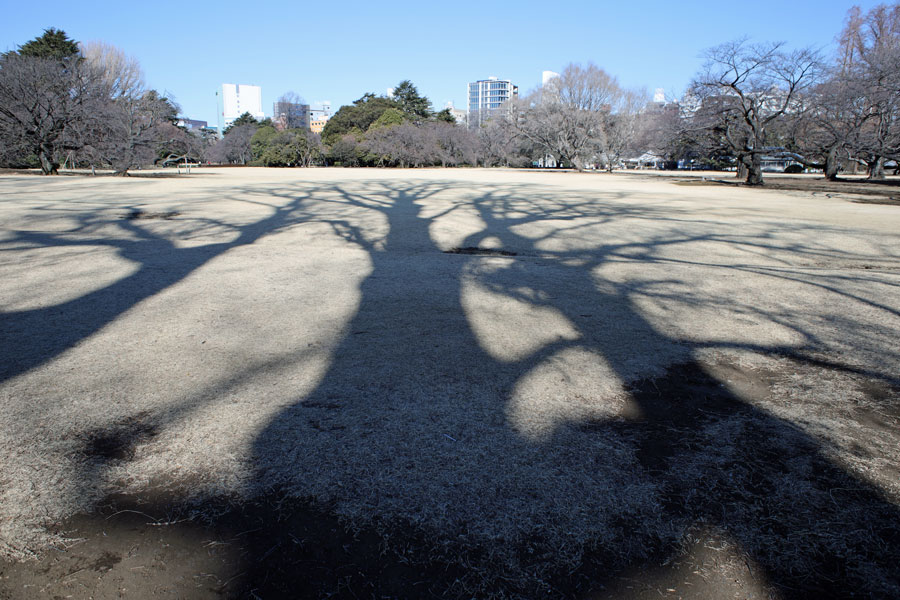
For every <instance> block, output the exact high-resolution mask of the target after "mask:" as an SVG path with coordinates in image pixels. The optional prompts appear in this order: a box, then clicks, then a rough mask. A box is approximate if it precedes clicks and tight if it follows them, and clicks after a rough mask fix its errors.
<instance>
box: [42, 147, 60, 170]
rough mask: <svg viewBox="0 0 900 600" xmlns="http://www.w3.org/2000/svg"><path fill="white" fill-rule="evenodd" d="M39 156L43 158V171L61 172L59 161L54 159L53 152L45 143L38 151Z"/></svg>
mask: <svg viewBox="0 0 900 600" xmlns="http://www.w3.org/2000/svg"><path fill="white" fill-rule="evenodd" d="M38 157H39V158H40V160H41V172H42V173H43V174H44V175H58V174H59V163H58V162H56V161H54V160H53V152H52V151H51V150H49V149H48V148H47V147H46V146H44V145H43V144H41V148H40V150H39V151H38Z"/></svg>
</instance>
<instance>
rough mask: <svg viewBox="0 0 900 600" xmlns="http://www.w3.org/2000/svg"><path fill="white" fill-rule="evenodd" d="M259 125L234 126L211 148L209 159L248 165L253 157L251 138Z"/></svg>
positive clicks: (216, 161) (217, 161)
mask: <svg viewBox="0 0 900 600" xmlns="http://www.w3.org/2000/svg"><path fill="white" fill-rule="evenodd" d="M257 129H259V125H252V124H251V125H238V126H236V127H232V128H231V129H229V130H228V133H226V134H225V137H223V138H222V139H220V140H219V141H218V142H216V143H215V145H213V147H212V148H210V149H209V153H208V157H209V160H210V161H212V162H215V163H228V164H238V165H246V164H247V163H248V162H249V161H250V159H251V158H252V155H251V152H250V140H251V139H253V134H255V133H256V130H257Z"/></svg>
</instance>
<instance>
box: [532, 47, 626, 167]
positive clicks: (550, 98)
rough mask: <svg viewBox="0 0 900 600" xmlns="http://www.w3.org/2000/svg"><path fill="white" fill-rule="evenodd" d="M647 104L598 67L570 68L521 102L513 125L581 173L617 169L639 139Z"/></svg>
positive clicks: (589, 65) (541, 148)
mask: <svg viewBox="0 0 900 600" xmlns="http://www.w3.org/2000/svg"><path fill="white" fill-rule="evenodd" d="M642 99H643V96H642V95H641V94H639V93H636V92H629V91H626V90H624V89H623V88H622V87H621V86H620V85H619V83H618V81H617V80H616V78H615V77H612V76H611V75H609V74H608V73H606V72H605V71H604V70H603V69H600V68H598V67H597V66H596V65H594V64H588V65H587V66H586V67H582V66H581V65H576V64H570V65H568V66H567V67H566V68H565V69H564V70H563V72H562V73H561V74H560V75H559V76H558V77H555V78H554V79H552V80H551V81H550V82H548V84H547V85H546V86H545V87H544V88H543V89H540V90H537V91H534V92H532V93H531V94H529V95H528V96H526V97H525V98H523V99H522V100H520V101H519V105H518V111H517V112H518V118H517V119H516V120H515V121H514V125H515V128H516V130H517V132H518V133H519V135H521V136H522V137H524V138H526V139H527V140H529V141H530V142H531V143H532V144H534V145H535V146H536V147H538V148H540V150H541V152H542V154H550V155H552V156H553V157H554V158H556V159H557V161H559V162H565V163H568V164H570V165H572V166H573V167H575V168H576V169H579V170H581V169H583V168H584V167H585V166H587V165H588V164H591V163H596V162H604V163H605V164H606V165H607V166H608V168H612V167H613V166H614V165H615V163H616V162H617V161H618V159H619V156H620V155H621V153H622V151H623V150H624V149H625V147H627V145H628V144H629V143H630V141H631V140H632V139H633V137H634V134H635V121H634V119H635V117H636V115H637V113H638V111H639V108H640V106H641V102H642Z"/></svg>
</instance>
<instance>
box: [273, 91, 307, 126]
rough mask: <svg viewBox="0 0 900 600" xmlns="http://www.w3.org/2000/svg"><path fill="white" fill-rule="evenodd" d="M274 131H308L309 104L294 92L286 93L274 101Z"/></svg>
mask: <svg viewBox="0 0 900 600" xmlns="http://www.w3.org/2000/svg"><path fill="white" fill-rule="evenodd" d="M272 123H273V125H274V126H275V129H278V130H279V131H281V130H282V129H309V104H307V103H306V101H305V100H304V99H303V98H302V97H300V95H299V94H297V93H296V92H286V93H284V94H282V95H281V96H280V97H279V98H278V100H276V101H275V106H274V110H273V114H272Z"/></svg>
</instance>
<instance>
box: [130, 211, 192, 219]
mask: <svg viewBox="0 0 900 600" xmlns="http://www.w3.org/2000/svg"><path fill="white" fill-rule="evenodd" d="M180 214H181V213H179V212H178V211H177V210H171V211H168V212H145V211H143V210H140V209H137V210H133V211H131V212H129V213H127V214H126V215H125V216H124V217H122V218H123V219H128V220H129V221H134V220H146V219H167V220H168V219H174V218H175V217H177V216H178V215H180Z"/></svg>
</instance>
